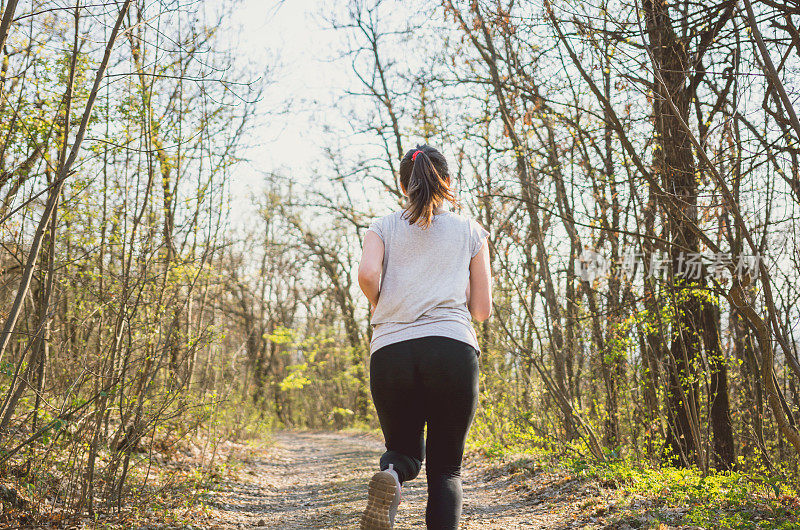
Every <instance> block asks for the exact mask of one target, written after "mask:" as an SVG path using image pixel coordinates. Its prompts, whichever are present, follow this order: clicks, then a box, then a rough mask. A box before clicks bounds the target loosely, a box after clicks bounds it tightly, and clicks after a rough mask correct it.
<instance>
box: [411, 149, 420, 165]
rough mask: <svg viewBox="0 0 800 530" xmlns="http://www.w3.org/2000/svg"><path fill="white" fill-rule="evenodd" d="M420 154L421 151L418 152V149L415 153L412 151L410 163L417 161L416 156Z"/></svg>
mask: <svg viewBox="0 0 800 530" xmlns="http://www.w3.org/2000/svg"><path fill="white" fill-rule="evenodd" d="M421 152H422V151H420V150H419V149H417V150H416V151H414V154H413V155H411V161H412V162H416V161H417V155H418V154H420V153H421Z"/></svg>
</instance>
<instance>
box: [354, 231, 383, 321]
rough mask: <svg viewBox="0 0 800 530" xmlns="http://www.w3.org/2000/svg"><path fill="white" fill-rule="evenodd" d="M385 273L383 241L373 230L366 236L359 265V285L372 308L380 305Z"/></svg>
mask: <svg viewBox="0 0 800 530" xmlns="http://www.w3.org/2000/svg"><path fill="white" fill-rule="evenodd" d="M382 272H383V240H382V239H381V238H380V236H379V235H378V234H376V233H375V232H373V231H372V230H367V233H366V234H365V235H364V248H363V250H362V251H361V261H360V262H359V264H358V285H359V286H360V287H361V291H363V293H364V294H365V295H366V297H367V299H368V300H369V303H370V306H371V307H370V312H372V308H374V307H375V306H376V305H378V296H379V294H380V286H381V273H382Z"/></svg>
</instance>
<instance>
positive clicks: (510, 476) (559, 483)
mask: <svg viewBox="0 0 800 530" xmlns="http://www.w3.org/2000/svg"><path fill="white" fill-rule="evenodd" d="M382 452H383V445H382V443H381V441H380V440H378V439H376V438H375V437H374V436H371V435H367V434H352V433H341V432H320V433H311V432H279V433H277V434H276V435H275V444H274V445H272V446H270V447H267V448H263V449H259V450H257V451H256V452H255V453H254V454H253V455H252V456H251V457H249V458H247V459H246V460H245V461H244V470H243V472H242V473H240V477H239V478H238V479H237V480H236V481H230V482H227V483H224V484H223V487H222V488H221V489H220V491H218V492H216V493H214V494H213V495H212V496H211V497H210V499H209V500H208V502H209V504H210V505H211V506H212V508H213V511H212V519H211V520H210V521H209V522H208V523H205V522H204V523H203V527H212V528H356V527H357V526H358V518H359V516H360V514H361V510H362V509H363V507H364V505H365V492H366V484H367V482H368V480H369V478H370V477H371V476H372V474H373V473H374V472H375V471H376V466H377V462H378V457H379V456H380V454H381V453H382ZM517 471H520V470H515V469H513V468H509V467H508V466H504V467H498V466H496V465H495V466H492V465H490V464H488V463H486V462H484V461H483V460H481V459H479V458H469V457H468V458H467V459H466V461H465V466H464V471H463V477H464V499H465V503H464V514H463V517H462V526H461V527H462V528H474V529H478V528H480V529H491V528H503V529H512V528H578V527H579V528H587V527H588V528H591V527H594V528H602V527H604V526H605V524H603V523H604V521H603V519H602V517H601V516H600V515H599V514H598V517H597V518H594V517H588V518H587V517H586V516H585V513H586V510H585V509H586V506H587V504H588V505H590V506H591V505H594V504H597V505H601V503H602V502H603V499H601V498H600V497H599V496H598V494H599V493H600V492H599V491H592V488H587V487H586V486H585V485H583V486H580V485H579V484H578V481H576V480H573V479H570V478H569V477H566V476H564V477H558V476H554V475H552V474H549V473H541V474H536V473H534V474H533V475H531V474H530V473H525V477H526V478H525V479H524V480H523V479H522V478H520V477H521V476H522V473H519V472H517ZM425 488H426V486H425V472H424V468H423V471H422V472H421V473H420V476H419V477H418V478H417V479H416V480H413V481H411V482H409V483H407V484H406V485H405V486H404V496H403V502H402V504H401V505H400V511H399V513H398V519H397V524H396V527H397V528H424V527H425V497H426V489H425ZM579 507H581V508H582V509H579ZM580 512H583V514H581V515H579V513H580ZM600 513H602V512H600Z"/></svg>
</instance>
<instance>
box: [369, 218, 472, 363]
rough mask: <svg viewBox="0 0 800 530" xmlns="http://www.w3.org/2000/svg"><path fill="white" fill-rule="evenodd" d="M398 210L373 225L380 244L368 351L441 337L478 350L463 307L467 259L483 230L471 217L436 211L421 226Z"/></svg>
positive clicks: (469, 257) (467, 275) (468, 261)
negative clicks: (379, 270) (377, 292)
mask: <svg viewBox="0 0 800 530" xmlns="http://www.w3.org/2000/svg"><path fill="white" fill-rule="evenodd" d="M403 213H404V212H403V210H399V211H396V212H393V213H391V214H389V215H386V216H384V217H380V218H378V219H376V220H375V221H373V223H372V224H371V225H370V227H369V229H370V230H372V231H373V232H375V233H376V234H377V235H378V236H379V237H380V238H381V240H383V244H384V257H383V270H382V274H381V283H380V298H379V299H378V304H377V306H376V307H375V312H374V313H373V315H372V319H371V320H370V323H371V324H372V325H373V326H374V330H373V338H372V342H371V344H370V352H374V351H375V350H377V349H378V348H380V347H381V346H384V345H386V344H390V343H392V342H397V341H399V340H406V339H409V338H415V337H422V336H426V335H443V336H446V337H451V338H454V339H458V340H462V341H464V342H467V343H469V344H471V345H472V346H474V347H475V349H479V348H478V342H477V337H476V336H475V331H474V329H473V327H472V323H471V317H470V313H469V309H468V308H467V286H468V284H469V274H470V273H469V265H470V260H471V259H472V258H473V257H474V256H475V255H476V254H477V253H478V251H479V250H480V248H481V245H482V244H483V238H484V237H486V235H488V232H487V231H486V230H484V229H483V227H481V226H480V225H479V224H478V223H476V222H475V221H474V220H473V219H471V218H468V217H466V216H463V215H459V214H457V213H455V212H451V211H449V210H446V209H440V210H438V211H437V212H436V214H435V215H434V217H433V219H432V221H431V223H430V225H429V226H427V227H426V228H422V227H420V226H419V225H418V224H416V223H415V224H410V223H409V222H408V220H407V219H405V218H404V215H403Z"/></svg>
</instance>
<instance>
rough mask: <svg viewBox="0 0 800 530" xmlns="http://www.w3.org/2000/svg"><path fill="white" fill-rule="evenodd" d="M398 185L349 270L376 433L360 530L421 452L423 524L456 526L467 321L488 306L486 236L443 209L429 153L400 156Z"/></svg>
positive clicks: (470, 395) (467, 386)
mask: <svg viewBox="0 0 800 530" xmlns="http://www.w3.org/2000/svg"><path fill="white" fill-rule="evenodd" d="M400 185H401V187H402V190H403V194H404V195H405V196H406V197H407V201H406V204H405V208H404V209H402V210H398V211H396V212H393V213H391V214H389V215H387V216H384V217H381V218H379V219H376V220H375V221H374V222H373V223H372V224H371V225H370V227H369V229H368V230H367V232H366V234H365V236H364V248H363V254H362V257H361V263H360V265H359V268H358V283H359V285H360V286H361V290H362V291H363V292H364V294H365V295H366V296H367V298H368V299H369V301H370V313H371V315H372V317H371V320H370V323H371V324H372V326H373V333H372V341H371V342H370V390H371V392H372V400H373V402H374V403H375V409H376V410H377V412H378V418H379V420H380V424H381V429H382V430H383V436H384V438H385V440H386V452H385V453H384V454H383V456H381V459H380V469H381V471H379V472H377V473H376V474H375V476H373V477H372V480H371V481H370V484H369V498H368V502H367V508H366V510H365V511H364V514H363V516H362V518H361V528H369V529H383V528H392V527H393V526H394V518H395V514H396V512H397V505H398V504H399V502H400V494H401V485H402V484H403V483H404V482H406V481H408V480H411V479H413V478H415V477H416V476H417V475H418V474H419V471H420V468H421V467H422V461H423V459H426V462H427V463H426V468H425V469H426V474H427V478H428V504H427V508H426V511H425V522H426V524H427V526H428V528H435V529H446V528H456V527H457V526H458V521H459V519H460V517H461V504H462V491H461V460H462V457H463V454H464V442H465V439H466V436H467V431H468V430H469V427H470V424H471V423H472V420H473V418H474V417H475V408H476V406H477V404H478V356H479V355H480V348H479V345H478V340H477V337H476V335H475V330H474V329H473V327H472V321H471V319H470V316H472V317H473V318H475V320H477V321H480V322H482V321H484V320H486V319H487V318H489V315H490V314H491V308H492V295H491V276H490V270H489V248H488V243H487V241H486V236H487V235H488V234H489V233H488V232H487V231H486V230H484V229H483V227H481V226H480V225H479V224H478V223H476V222H475V221H474V220H472V219H470V218H468V217H465V216H462V215H459V214H456V213H454V212H451V211H450V210H449V209H448V203H450V204H453V205H455V203H456V198H455V195H454V193H453V190H452V189H451V188H450V174H449V172H448V169H447V162H446V161H445V159H444V157H443V156H442V154H441V153H439V151H437V150H436V149H434V148H432V147H430V146H428V145H423V146H417V149H413V150H411V151H409V152H407V153H406V155H405V156H404V157H403V159H402V161H401V162H400ZM426 425H427V438H426V437H425V436H424V435H423V428H424V427H425V426H426Z"/></svg>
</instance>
